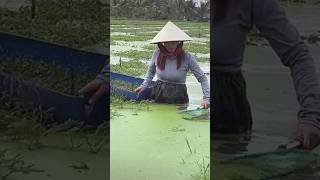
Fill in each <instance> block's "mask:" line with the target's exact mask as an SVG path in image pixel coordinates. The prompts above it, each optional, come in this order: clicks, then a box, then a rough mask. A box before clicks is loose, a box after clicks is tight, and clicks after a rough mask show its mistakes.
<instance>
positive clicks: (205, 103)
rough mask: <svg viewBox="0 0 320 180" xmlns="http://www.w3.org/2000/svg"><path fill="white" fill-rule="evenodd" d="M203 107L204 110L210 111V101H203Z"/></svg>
mask: <svg viewBox="0 0 320 180" xmlns="http://www.w3.org/2000/svg"><path fill="white" fill-rule="evenodd" d="M201 107H202V108H203V109H208V108H209V107H210V103H209V101H207V100H203V101H202V103H201Z"/></svg>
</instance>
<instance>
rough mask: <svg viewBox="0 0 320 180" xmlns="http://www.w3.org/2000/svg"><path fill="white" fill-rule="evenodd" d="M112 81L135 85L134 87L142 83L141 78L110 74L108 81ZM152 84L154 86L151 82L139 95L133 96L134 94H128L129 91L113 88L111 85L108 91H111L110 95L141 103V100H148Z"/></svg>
mask: <svg viewBox="0 0 320 180" xmlns="http://www.w3.org/2000/svg"><path fill="white" fill-rule="evenodd" d="M113 80H120V81H124V82H126V83H128V84H133V85H136V86H139V85H141V83H142V82H143V79H141V78H136V77H132V76H127V75H124V74H119V73H114V72H111V74H110V81H113ZM153 84H154V82H152V83H151V86H150V87H147V88H146V89H145V90H144V91H143V92H142V93H140V94H139V95H137V94H135V93H134V92H130V91H127V90H124V89H121V88H118V87H114V86H112V85H111V88H110V91H111V94H113V95H116V96H120V97H123V98H125V99H127V100H136V101H141V100H145V99H149V97H150V94H151V87H152V86H153Z"/></svg>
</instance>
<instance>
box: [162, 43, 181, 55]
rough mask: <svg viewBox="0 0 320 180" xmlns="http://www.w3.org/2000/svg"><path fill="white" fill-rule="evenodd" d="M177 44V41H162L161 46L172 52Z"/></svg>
mask: <svg viewBox="0 0 320 180" xmlns="http://www.w3.org/2000/svg"><path fill="white" fill-rule="evenodd" d="M178 45H179V41H169V42H163V46H164V47H165V48H166V49H167V50H168V51H169V52H170V53H173V52H174V51H175V50H176V49H177V47H178Z"/></svg>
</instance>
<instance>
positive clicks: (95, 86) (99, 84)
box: [79, 79, 108, 104]
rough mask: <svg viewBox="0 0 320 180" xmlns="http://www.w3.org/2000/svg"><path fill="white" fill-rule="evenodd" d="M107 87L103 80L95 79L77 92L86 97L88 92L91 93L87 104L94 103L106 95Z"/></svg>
mask: <svg viewBox="0 0 320 180" xmlns="http://www.w3.org/2000/svg"><path fill="white" fill-rule="evenodd" d="M107 90H108V86H107V83H106V81H105V80H102V79H95V80H93V81H91V82H90V83H88V84H87V85H86V86H84V87H83V88H82V89H80V90H79V94H80V95H86V94H88V93H90V92H93V95H92V96H91V97H90V99H89V101H88V103H89V104H94V103H96V102H97V101H98V100H99V99H100V98H101V97H102V96H103V95H104V94H106V93H107Z"/></svg>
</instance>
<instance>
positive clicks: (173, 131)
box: [110, 104, 210, 180]
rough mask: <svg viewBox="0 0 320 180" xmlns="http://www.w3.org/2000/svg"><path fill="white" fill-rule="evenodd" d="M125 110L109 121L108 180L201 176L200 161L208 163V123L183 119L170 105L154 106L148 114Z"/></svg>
mask: <svg viewBox="0 0 320 180" xmlns="http://www.w3.org/2000/svg"><path fill="white" fill-rule="evenodd" d="M127 108H128V109H118V111H119V113H120V114H121V115H122V116H119V117H117V118H115V119H112V120H111V133H110V136H111V138H110V157H111V159H110V163H111V169H110V170H111V179H117V180H131V179H140V180H147V179H150V180H158V179H159V180H163V179H175V180H180V179H181V180H188V179H190V180H194V179H195V178H194V177H193V176H199V175H201V173H200V172H201V165H202V164H203V161H204V164H205V165H207V164H208V163H209V161H210V157H209V153H210V147H209V144H210V139H209V133H210V132H209V121H208V120H206V121H187V120H184V119H182V114H179V113H178V111H177V107H176V106H170V105H158V104H157V105H156V104H154V105H151V106H150V109H151V111H134V110H132V109H130V107H127ZM186 139H187V140H188V142H189V145H190V149H189V147H188V145H187V141H186ZM196 179H197V178H196Z"/></svg>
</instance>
